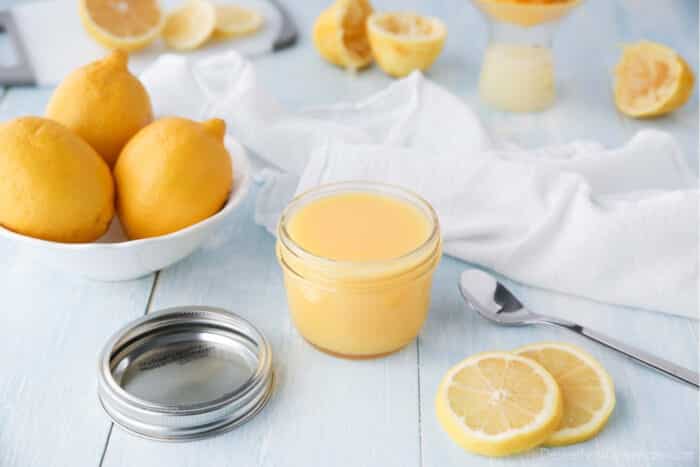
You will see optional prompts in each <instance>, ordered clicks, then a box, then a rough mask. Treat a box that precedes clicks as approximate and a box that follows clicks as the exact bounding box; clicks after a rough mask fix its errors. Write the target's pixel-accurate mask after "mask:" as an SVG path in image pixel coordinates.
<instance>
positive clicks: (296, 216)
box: [276, 182, 442, 358]
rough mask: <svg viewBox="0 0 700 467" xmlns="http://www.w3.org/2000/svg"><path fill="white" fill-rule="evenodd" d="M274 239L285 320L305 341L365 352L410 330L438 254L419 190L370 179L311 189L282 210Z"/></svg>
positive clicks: (385, 349)
mask: <svg viewBox="0 0 700 467" xmlns="http://www.w3.org/2000/svg"><path fill="white" fill-rule="evenodd" d="M277 238H278V240H277V246H276V250H277V257H278V260H279V263H280V265H281V267H282V270H283V274H284V283H285V287H286V291H287V300H288V303H289V309H290V312H291V316H292V319H293V321H294V324H295V326H296V327H297V329H298V330H299V332H300V333H301V335H302V336H303V337H304V338H305V339H306V340H307V341H308V342H310V343H311V344H312V345H314V346H315V347H317V348H318V349H320V350H322V351H324V352H326V353H329V354H332V355H335V356H340V357H346V358H371V357H379V356H383V355H386V354H389V353H392V352H394V351H397V350H399V349H401V348H402V347H404V346H405V345H407V344H408V343H410V342H411V341H413V340H414V339H415V338H416V336H418V333H419V332H420V329H421V327H422V326H423V323H424V322H425V319H426V317H427V314H428V308H429V304H430V290H431V286H432V277H433V272H434V271H435V268H436V267H437V264H438V262H439V261H440V257H441V254H442V248H441V247H442V241H441V237H440V226H439V222H438V218H437V215H436V214H435V211H434V210H433V208H432V207H431V206H430V205H429V204H428V203H427V202H426V201H425V200H423V199H422V198H420V197H419V196H418V195H416V194H414V193H412V192H410V191H408V190H405V189H403V188H399V187H396V186H391V185H384V184H379V183H373V182H344V183H337V184H331V185H324V186H320V187H318V188H315V189H313V190H310V191H308V192H306V193H304V194H302V195H300V196H298V197H297V198H295V199H294V200H293V201H292V202H291V203H290V204H289V205H288V206H287V208H286V209H285V211H284V213H283V214H282V218H281V220H280V223H279V226H278V237H277Z"/></svg>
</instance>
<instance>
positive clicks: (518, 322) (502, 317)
mask: <svg viewBox="0 0 700 467" xmlns="http://www.w3.org/2000/svg"><path fill="white" fill-rule="evenodd" d="M459 292H460V293H461V294H462V297H463V298H464V301H465V302H466V303H467V306H468V307H469V308H471V309H472V310H473V311H476V312H477V313H479V314H480V315H481V316H482V317H483V318H486V319H487V320H489V321H493V322H495V323H498V324H503V325H507V326H527V325H530V324H536V323H537V322H539V320H538V318H539V316H538V315H536V314H535V313H533V312H531V311H529V310H528V309H527V308H525V307H524V306H523V304H522V303H520V300H518V299H517V298H516V297H515V295H513V294H512V293H511V292H510V290H508V289H507V288H506V287H504V286H503V285H502V284H501V283H500V282H498V281H497V280H496V278H495V277H493V276H492V275H491V274H489V273H487V272H484V271H481V270H479V269H467V270H466V271H464V272H463V273H462V276H461V277H460V281H459Z"/></svg>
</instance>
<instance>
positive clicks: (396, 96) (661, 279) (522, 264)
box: [142, 53, 699, 318]
mask: <svg viewBox="0 0 700 467" xmlns="http://www.w3.org/2000/svg"><path fill="white" fill-rule="evenodd" d="M142 79H143V81H144V83H145V85H146V87H147V88H148V90H149V92H150V93H151V96H152V98H153V101H154V106H155V108H156V109H157V110H158V111H159V113H161V114H178V115H185V116H188V117H190V118H196V119H202V118H207V117H211V116H218V117H221V118H224V119H225V120H226V121H227V124H228V128H229V129H230V131H231V133H232V134H233V136H234V137H236V138H238V139H239V141H241V142H242V143H243V144H245V145H246V146H248V147H250V148H251V149H252V150H253V151H255V152H256V153H257V154H258V155H259V156H260V157H261V158H262V159H263V160H264V161H265V162H266V163H267V164H268V165H269V166H270V167H273V169H265V170H263V171H262V172H261V173H260V174H259V179H261V180H263V181H264V182H265V183H264V186H263V188H262V189H261V191H260V192H259V195H258V196H259V199H258V209H257V212H256V222H258V223H260V224H262V225H265V226H266V227H267V228H268V229H270V230H271V231H274V230H273V229H274V225H275V223H276V222H277V219H278V216H279V214H280V211H281V209H282V208H283V207H284V205H285V204H286V203H287V202H288V201H289V200H290V199H291V197H292V196H293V194H294V193H298V192H300V191H303V190H306V189H308V188H310V187H313V186H316V185H318V184H322V183H329V182H334V181H340V180H353V179H355V180H357V179H362V180H375V181H382V182H387V183H393V184H397V185H402V186H405V187H408V188H411V189H413V190H415V191H417V192H418V193H420V194H421V195H423V196H424V197H425V198H426V199H428V200H429V201H430V202H431V203H432V204H433V206H434V207H435V209H436V210H437V212H438V215H439V217H440V222H441V226H442V230H443V235H444V248H445V252H446V253H447V254H449V255H452V256H455V257H457V258H460V259H463V260H465V261H468V262H471V263H475V264H479V265H481V266H484V267H486V268H490V269H492V270H494V271H496V272H499V273H501V274H503V275H505V276H508V277H510V278H512V279H515V280H517V281H520V282H523V283H526V284H529V285H533V286H538V287H542V288H546V289H552V290H557V291H561V292H565V293H569V294H574V295H578V296H583V297H587V298H591V299H595V300H598V301H602V302H607V303H613V304H619V305H628V306H633V307H638V308H644V309H650V310H657V311H663V312H668V313H673V314H678V315H683V316H688V317H694V318H697V305H698V288H697V287H698V198H699V194H698V189H697V179H696V178H695V176H694V175H693V174H692V173H691V171H690V170H689V169H688V167H687V165H686V164H685V162H684V159H683V155H682V154H681V152H680V150H679V147H678V146H677V144H676V142H675V141H674V139H673V138H672V137H670V136H669V135H668V134H666V133H663V132H658V131H642V132H640V133H638V134H637V135H636V136H635V137H634V138H632V140H630V141H629V142H628V143H627V144H626V145H624V146H623V147H621V148H618V149H614V150H608V149H605V148H603V147H602V146H601V145H598V144H595V143H590V142H574V143H571V144H567V145H563V146H557V147H548V148H543V149H539V150H535V151H525V150H517V149H503V148H500V149H499V146H497V145H495V144H494V143H493V142H492V141H491V139H490V138H489V136H488V135H487V133H486V131H485V130H484V129H483V127H482V126H481V124H480V122H479V120H478V118H477V117H476V116H475V114H474V113H473V112H472V111H471V110H470V109H469V108H468V107H467V106H466V105H465V104H464V102H462V101H461V100H460V99H459V98H457V97H455V96H453V95H451V94H450V93H449V92H447V91H446V90H444V89H443V88H441V87H440V86H438V85H436V84H435V83H432V82H430V81H429V80H427V79H426V78H424V77H423V76H422V75H421V74H419V73H414V74H412V75H411V76H409V77H408V78H406V79H403V80H400V81H396V82H395V83H394V84H392V85H391V86H389V87H388V88H387V89H385V90H383V91H381V92H379V93H377V94H376V95H374V96H372V97H370V98H368V99H365V100H363V101H361V102H356V103H342V104H337V105H334V106H331V107H326V108H318V109H310V110H306V111H303V112H298V113H293V112H290V111H288V110H286V109H284V108H283V107H282V106H281V105H280V104H279V103H278V102H277V101H276V100H275V99H274V98H272V97H271V96H270V94H268V93H267V92H266V91H265V90H264V89H262V88H261V87H260V86H259V85H258V83H257V81H256V78H255V73H254V70H253V67H252V65H251V64H250V63H249V62H247V61H246V60H245V59H243V58H242V57H241V56H239V55H237V54H235V53H229V54H226V55H222V56H217V57H213V58H210V59H207V60H203V61H199V62H193V61H187V60H185V59H182V58H180V57H174V56H164V57H162V58H161V59H160V60H159V61H158V62H157V63H156V64H154V65H153V66H152V67H151V68H149V69H148V70H147V71H146V72H145V73H144V74H143V75H142Z"/></svg>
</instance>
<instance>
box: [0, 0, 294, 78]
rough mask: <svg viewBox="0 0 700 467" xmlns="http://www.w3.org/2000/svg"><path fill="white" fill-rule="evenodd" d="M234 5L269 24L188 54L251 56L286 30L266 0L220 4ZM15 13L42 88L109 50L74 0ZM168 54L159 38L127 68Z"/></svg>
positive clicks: (22, 7) (166, 7)
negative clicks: (88, 26) (96, 38)
mask: <svg viewBox="0 0 700 467" xmlns="http://www.w3.org/2000/svg"><path fill="white" fill-rule="evenodd" d="M183 3H184V2H183V1H182V0H162V1H161V8H162V9H163V11H165V12H169V11H173V10H174V9H176V8H178V7H180V6H181V5H182V4H183ZM217 3H234V4H236V5H241V6H245V7H248V8H252V9H254V10H256V11H258V12H259V13H260V14H262V15H263V16H264V17H265V25H264V27H263V29H262V30H261V31H259V32H258V33H256V34H254V35H251V36H248V37H243V38H238V39H235V40H230V41H221V42H219V43H215V44H208V45H207V46H206V47H203V48H201V49H199V50H195V51H192V52H187V55H188V56H190V57H192V58H193V59H201V58H203V57H206V56H211V55H217V54H221V53H222V52H225V51H227V50H230V49H235V50H236V51H237V52H239V53H242V54H245V55H248V56H251V55H259V54H262V53H266V52H269V51H270V50H272V44H273V42H274V41H275V39H276V38H277V35H278V33H279V31H280V29H281V27H282V18H281V17H280V14H279V11H278V10H277V9H276V8H275V7H274V6H273V5H272V4H271V3H270V2H268V1H265V0H218V1H217ZM10 11H11V14H12V17H13V19H14V20H15V23H16V24H17V29H18V32H19V35H20V38H21V40H22V44H23V45H24V48H25V49H26V51H27V54H28V55H29V62H30V63H31V65H32V69H33V71H34V74H35V78H36V82H37V84H39V85H42V86H43V85H56V84H58V83H59V82H60V81H61V80H62V79H63V78H64V77H65V76H66V75H67V74H68V73H70V72H71V71H72V70H74V69H75V68H78V67H79V66H82V65H85V64H86V63H89V62H91V61H93V60H97V59H99V58H101V57H103V56H104V55H105V53H106V52H105V49H104V47H102V46H101V45H100V44H98V43H97V42H95V41H94V40H93V39H92V38H91V37H90V36H89V35H88V34H87V33H86V32H85V28H83V25H82V24H81V23H80V17H79V16H78V2H77V1H76V0H50V1H40V2H29V3H22V4H19V5H15V6H13V7H12V8H11V9H10ZM165 52H168V49H167V47H166V46H165V44H164V43H163V42H162V41H161V40H157V41H156V42H155V43H153V44H151V45H150V46H149V47H148V48H146V49H144V50H141V51H139V52H136V53H132V54H131V58H130V60H129V67H130V68H131V70H132V71H134V72H135V73H140V72H141V71H143V70H144V69H145V68H146V67H147V66H148V65H150V64H151V63H153V61H154V60H155V59H156V58H158V56H160V55H161V54H162V53H165Z"/></svg>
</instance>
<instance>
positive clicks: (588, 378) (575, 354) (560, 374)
mask: <svg viewBox="0 0 700 467" xmlns="http://www.w3.org/2000/svg"><path fill="white" fill-rule="evenodd" d="M515 353H517V354H518V355H522V356H524V357H527V358H530V359H533V360H535V361H537V362H538V363H539V364H541V365H542V366H543V367H545V368H546V369H547V371H549V373H550V374H551V375H552V376H553V377H554V379H555V380H556V381H557V384H558V385H559V389H561V391H562V397H563V398H564V417H563V418H562V421H561V425H560V426H559V428H558V429H557V431H555V432H554V433H553V434H552V435H551V436H550V437H549V438H548V439H547V440H546V441H545V444H547V445H549V446H564V445H567V444H573V443H579V442H581V441H585V440H587V439H590V438H592V437H593V436H595V435H596V434H598V432H600V430H602V429H603V427H604V426H605V424H606V423H607V421H608V419H609V418H610V414H612V411H613V409H614V408H615V387H614V385H613V382H612V379H611V378H610V375H608V373H607V372H606V371H605V369H604V368H603V367H602V365H601V364H600V363H598V362H597V361H596V359H595V358H593V357H592V356H590V355H589V354H587V353H586V352H584V351H583V350H581V349H579V348H577V347H574V346H572V345H569V344H562V343H547V342H545V343H539V344H532V345H528V346H525V347H522V348H520V349H518V350H516V351H515Z"/></svg>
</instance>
